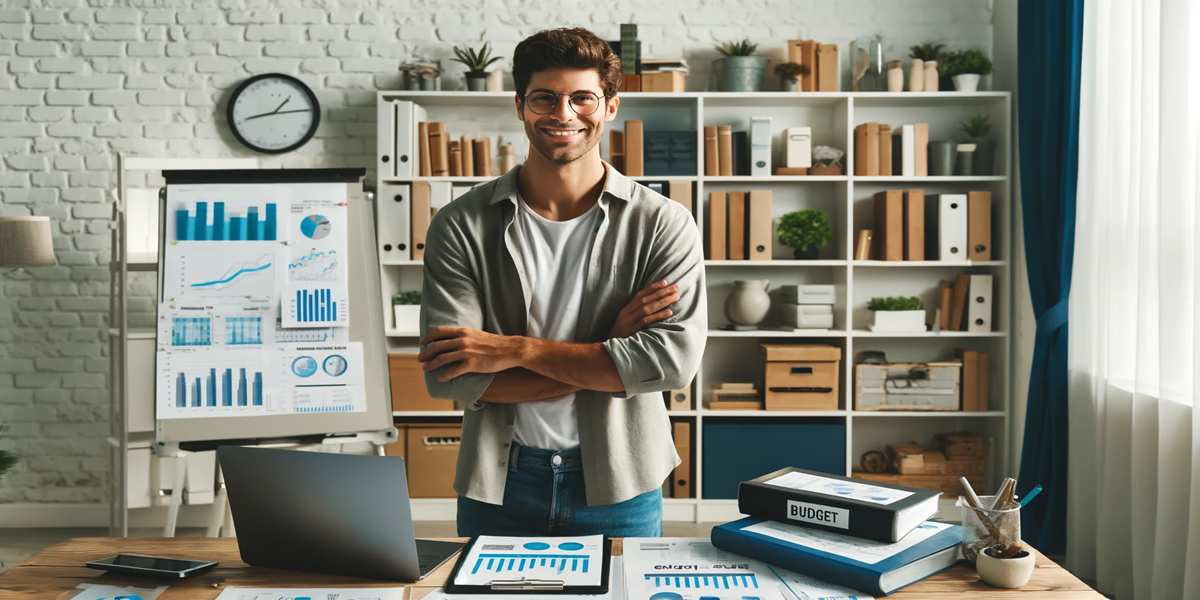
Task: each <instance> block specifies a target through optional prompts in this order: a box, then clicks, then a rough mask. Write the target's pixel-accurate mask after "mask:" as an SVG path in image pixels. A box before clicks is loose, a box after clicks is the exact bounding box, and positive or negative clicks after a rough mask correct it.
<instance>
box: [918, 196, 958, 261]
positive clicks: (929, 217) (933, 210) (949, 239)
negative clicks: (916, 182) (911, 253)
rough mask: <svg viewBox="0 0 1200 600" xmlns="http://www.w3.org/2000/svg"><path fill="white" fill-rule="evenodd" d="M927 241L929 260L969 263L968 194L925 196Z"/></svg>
mask: <svg viewBox="0 0 1200 600" xmlns="http://www.w3.org/2000/svg"><path fill="white" fill-rule="evenodd" d="M933 232H937V235H936V237H935V236H934V235H933ZM925 240H926V242H925V259H926V260H934V259H933V257H934V256H936V257H937V259H936V260H940V261H942V262H963V263H965V262H967V260H968V259H967V195H966V194H938V195H936V196H926V197H925ZM935 244H936V245H935ZM935 251H936V253H937V254H936V255H935V254H934V252H935Z"/></svg>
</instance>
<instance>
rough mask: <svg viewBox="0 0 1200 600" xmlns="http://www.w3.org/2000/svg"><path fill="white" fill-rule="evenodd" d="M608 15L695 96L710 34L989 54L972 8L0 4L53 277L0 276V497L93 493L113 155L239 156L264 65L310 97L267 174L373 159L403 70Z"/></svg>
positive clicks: (981, 7) (596, 27) (930, 0)
mask: <svg viewBox="0 0 1200 600" xmlns="http://www.w3.org/2000/svg"><path fill="white" fill-rule="evenodd" d="M96 4H103V5H105V7H104V8H92V7H91V6H94V5H96ZM142 6H153V7H154V8H146V9H143V8H139V7H142ZM328 6H337V8H334V9H332V10H329V9H328V8H327V7H328ZM735 7H736V8H735ZM622 22H636V23H639V24H640V28H639V33H640V37H641V38H642V39H643V40H644V41H643V52H644V53H645V54H646V55H647V56H665V57H670V56H679V55H680V53H682V55H683V56H686V57H687V58H688V60H689V62H690V63H691V65H692V69H693V73H692V77H691V80H690V84H689V85H690V87H692V88H694V89H704V87H705V86H706V85H707V82H708V79H709V73H710V70H709V68H708V63H709V61H710V60H712V59H713V58H716V56H717V55H716V52H715V51H714V50H713V44H714V43H715V42H718V41H722V40H729V39H741V38H743V37H750V38H752V39H753V40H754V41H757V42H760V44H761V45H760V51H763V52H764V53H768V54H770V55H772V56H775V57H780V58H781V57H783V55H784V50H783V48H784V46H785V43H786V40H788V39H793V38H799V37H802V38H815V39H818V40H820V41H823V42H833V43H837V44H838V45H839V48H840V49H841V50H842V54H843V57H844V56H845V54H846V53H847V52H848V48H849V42H850V40H851V39H853V38H854V37H855V36H857V35H862V34H871V33H880V34H882V35H883V37H884V41H885V54H886V56H887V57H906V56H907V51H906V48H907V47H908V46H910V45H912V44H918V43H922V42H925V41H939V42H945V43H946V44H948V46H949V47H950V48H963V47H982V48H984V49H985V51H987V52H989V53H990V50H991V45H992V24H991V23H992V14H991V9H990V2H989V1H988V0H764V1H760V2H746V3H741V4H736V3H722V2H716V1H714V0H661V1H659V2H650V3H647V2H635V1H628V0H617V2H615V3H612V2H610V3H594V4H585V5H578V4H577V5H570V6H568V5H565V4H562V3H544V2H537V1H535V0H507V1H506V0H483V1H482V2H480V1H478V0H475V1H471V0H439V2H437V3H424V2H418V3H413V2H409V1H407V0H372V1H369V2H368V1H366V0H342V1H339V2H334V3H330V2H328V1H325V0H221V1H219V2H218V1H216V0H191V1H188V0H157V1H155V2H148V1H146V0H106V1H105V2H85V1H84V0H4V1H3V8H0V214H4V215H28V214H34V215H48V216H51V217H52V218H53V219H54V220H55V222H56V228H57V232H56V236H55V248H56V250H57V252H58V260H59V265H60V266H57V267H51V268H43V269H32V270H29V271H27V272H26V273H24V274H22V275H20V276H3V275H0V286H2V288H0V422H2V423H3V424H4V425H3V427H4V430H3V431H0V448H14V449H16V450H17V451H18V452H20V453H21V454H22V455H24V456H25V457H26V460H25V462H24V463H23V464H22V465H21V466H19V467H18V468H17V469H16V470H15V471H14V472H13V473H11V474H10V475H8V476H7V477H6V478H5V479H4V480H0V502H100V501H104V500H106V489H107V488H106V484H105V482H106V478H107V466H106V464H107V457H108V454H107V450H106V446H105V443H104V437H105V436H106V435H107V434H108V431H109V428H108V424H107V421H106V415H107V407H108V400H107V397H106V392H105V390H106V387H105V386H106V381H105V378H106V376H107V369H108V367H107V344H106V343H105V340H106V338H105V335H104V328H105V327H107V310H108V299H107V293H108V273H107V264H108V257H109V248H108V241H109V238H108V233H107V231H106V229H105V221H106V220H107V218H108V216H109V207H108V206H107V204H105V202H106V196H105V192H104V189H105V188H106V187H108V186H110V185H112V183H113V181H114V177H113V175H112V171H111V169H112V168H113V167H114V165H115V163H116V161H115V159H114V156H115V153H117V152H133V153H139V154H142V155H157V156H178V157H191V156H205V157H213V156H247V155H249V154H250V153H249V152H248V151H247V150H245V149H244V148H242V147H241V146H240V145H239V144H238V143H237V142H236V141H235V140H234V138H233V136H232V135H230V133H229V132H228V129H227V128H226V127H225V126H224V114H225V113H224V111H225V106H224V103H225V100H226V96H227V95H228V93H229V92H230V91H231V89H232V88H233V87H235V86H236V85H237V84H238V83H239V82H241V81H242V80H244V79H246V78H247V77H249V76H251V75H253V74H257V73H264V72H272V71H280V72H284V73H289V74H292V75H296V76H298V77H300V78H301V79H303V80H304V81H306V82H307V83H308V84H309V85H310V86H312V87H313V88H314V90H316V92H317V94H318V96H319V97H320V100H321V103H322V108H323V110H324V114H323V115H322V119H321V127H320V129H319V130H318V132H317V134H316V137H315V138H314V139H313V140H312V141H310V142H309V143H308V144H307V145H306V146H305V147H304V148H301V149H300V150H298V151H296V152H292V153H290V154H287V155H284V156H280V157H267V158H266V159H265V160H264V163H265V164H266V165H268V166H273V167H274V166H283V167H341V166H372V165H374V148H375V140H374V130H375V129H374V119H375V109H374V95H373V90H374V89H376V88H375V86H376V85H378V84H379V82H381V81H382V82H398V81H399V78H398V77H396V76H395V66H396V65H397V64H398V63H399V62H402V60H404V59H406V58H409V57H412V56H414V55H415V54H419V55H423V56H426V57H429V58H440V59H443V64H444V66H445V67H446V68H447V70H449V71H451V72H452V73H453V74H452V75H451V76H449V77H446V78H445V82H444V84H443V87H445V88H446V89H451V88H461V87H462V83H461V77H458V76H457V73H459V72H460V71H461V68H460V67H459V65H457V63H451V62H449V61H448V60H447V59H448V58H449V57H451V56H453V53H452V51H451V47H452V46H453V45H454V44H473V45H478V44H480V43H482V42H483V41H484V40H489V41H492V43H493V46H494V47H495V49H496V50H497V51H498V53H499V54H501V55H503V56H506V57H511V55H512V49H513V47H514V46H515V45H516V43H517V42H518V41H519V40H520V39H522V38H523V37H525V36H527V35H529V34H531V33H533V32H535V31H536V30H538V29H541V28H545V27H559V26H575V25H582V26H585V27H589V28H591V29H592V30H593V31H595V32H596V33H598V34H600V35H601V36H602V37H605V38H606V39H616V38H617V37H618V34H619V24H620V23H622ZM843 62H845V61H844V59H843ZM135 183H136V182H135ZM152 289H153V284H152V281H150V280H147V279H145V278H143V279H140V280H138V281H136V282H135V285H134V290H133V291H134V293H135V294H136V295H138V296H139V297H138V298H136V299H135V302H134V304H133V320H134V322H135V323H142V324H145V323H147V322H148V321H149V320H150V319H151V311H152V310H153V303H152V302H151V300H150V298H151V296H152Z"/></svg>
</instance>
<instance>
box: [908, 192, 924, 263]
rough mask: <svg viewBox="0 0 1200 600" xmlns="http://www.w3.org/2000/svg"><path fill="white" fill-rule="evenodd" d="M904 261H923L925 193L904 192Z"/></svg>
mask: <svg viewBox="0 0 1200 600" xmlns="http://www.w3.org/2000/svg"><path fill="white" fill-rule="evenodd" d="M904 260H925V191H924V190H907V191H905V192H904Z"/></svg>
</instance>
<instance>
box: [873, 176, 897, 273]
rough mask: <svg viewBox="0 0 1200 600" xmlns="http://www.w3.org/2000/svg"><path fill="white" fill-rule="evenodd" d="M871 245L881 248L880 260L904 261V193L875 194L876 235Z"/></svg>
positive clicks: (891, 191) (884, 192)
mask: <svg viewBox="0 0 1200 600" xmlns="http://www.w3.org/2000/svg"><path fill="white" fill-rule="evenodd" d="M871 244H872V245H873V246H875V247H877V248H879V250H878V252H879V260H904V192H901V191H900V190H886V191H883V192H876V193H875V235H873V236H872V239H871Z"/></svg>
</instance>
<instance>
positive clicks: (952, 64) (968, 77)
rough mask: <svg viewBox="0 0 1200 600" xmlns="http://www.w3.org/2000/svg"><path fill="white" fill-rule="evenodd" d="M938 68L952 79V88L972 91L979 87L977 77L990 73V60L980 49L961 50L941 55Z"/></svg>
mask: <svg viewBox="0 0 1200 600" xmlns="http://www.w3.org/2000/svg"><path fill="white" fill-rule="evenodd" d="M938 69H939V70H940V71H941V72H942V75H943V76H945V77H949V78H950V79H952V80H954V89H955V90H957V91H960V92H974V91H975V90H977V89H979V77H980V76H981V75H991V74H992V61H991V60H990V59H988V57H986V56H984V55H983V52H982V51H980V50H961V51H959V52H951V53H949V54H946V55H945V56H943V57H942V61H941V63H940V64H939V65H938Z"/></svg>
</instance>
